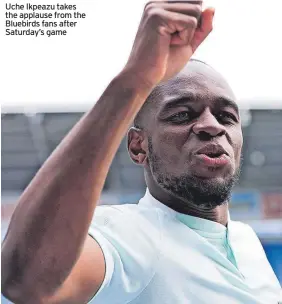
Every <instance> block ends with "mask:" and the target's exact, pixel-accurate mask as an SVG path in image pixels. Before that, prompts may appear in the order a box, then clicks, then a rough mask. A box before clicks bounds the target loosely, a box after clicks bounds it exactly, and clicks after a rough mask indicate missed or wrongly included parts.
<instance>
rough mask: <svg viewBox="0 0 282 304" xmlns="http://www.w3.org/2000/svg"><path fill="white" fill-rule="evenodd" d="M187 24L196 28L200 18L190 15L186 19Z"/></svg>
mask: <svg viewBox="0 0 282 304" xmlns="http://www.w3.org/2000/svg"><path fill="white" fill-rule="evenodd" d="M186 24H187V26H188V27H190V28H196V27H197V24H198V19H197V18H196V17H192V16H189V17H188V18H187V20H186Z"/></svg>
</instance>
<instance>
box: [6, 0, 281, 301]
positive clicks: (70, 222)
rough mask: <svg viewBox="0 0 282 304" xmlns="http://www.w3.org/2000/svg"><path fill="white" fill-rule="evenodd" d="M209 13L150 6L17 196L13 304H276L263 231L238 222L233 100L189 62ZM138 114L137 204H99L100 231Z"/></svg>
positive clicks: (9, 265) (9, 276) (11, 251)
mask: <svg viewBox="0 0 282 304" xmlns="http://www.w3.org/2000/svg"><path fill="white" fill-rule="evenodd" d="M213 14H214V10H213V9H206V10H205V11H203V12H202V8H201V1H197V2H195V1H194V2H191V1H190V2H189V1H185V2H184V1H182V2H175V1H171V2H151V3H149V4H148V5H147V6H146V7H145V10H144V14H143V18H142V20H141V23H140V26H139V30H138V32H137V36H136V39H135V42H134V45H133V49H132V52H131V55H130V58H129V60H128V62H127V64H126V66H125V68H124V69H123V70H122V72H121V73H120V74H119V75H118V76H117V77H116V78H115V79H114V80H113V81H112V82H111V83H110V85H109V87H108V88H107V89H106V91H105V92H104V94H103V95H102V97H101V98H100V100H99V101H98V102H97V104H96V105H95V106H94V107H93V109H91V110H90V111H89V112H88V113H87V114H86V115H85V116H84V117H83V118H82V119H81V120H80V121H79V122H78V123H77V125H76V126H75V127H74V128H73V129H72V130H71V132H70V133H69V134H68V136H67V137H66V138H65V139H64V140H63V141H62V143H61V144H60V145H59V147H58V148H57V149H56V150H55V152H54V153H53V154H52V155H51V157H50V158H49V159H48V160H47V161H46V163H45V164H44V166H43V167H42V168H41V170H40V171H39V172H38V174H37V175H36V177H35V178H34V179H33V181H32V182H31V184H30V185H29V186H28V187H27V189H26V190H25V192H24V193H23V195H22V196H21V198H20V201H19V204H18V207H17V208H16V210H15V213H14V215H13V217H12V220H11V224H10V227H9V230H8V233H7V236H6V238H5V241H4V243H3V248H2V267H3V272H2V286H3V287H2V288H3V289H2V290H3V293H4V294H5V295H6V296H7V297H8V298H9V299H11V300H12V301H13V302H14V303H48V304H49V303H86V302H88V301H90V302H91V303H111V304H112V303H134V304H137V303H138V304H140V303H229V304H232V303H253V304H255V303H256V304H258V303H277V302H278V301H279V293H280V286H279V283H278V281H277V279H276V278H275V275H274V273H273V271H272V269H271V267H270V266H269V263H268V261H267V259H266V257H265V254H264V252H263V249H262V247H261V245H260V243H259V241H258V239H257V237H256V236H255V234H254V232H253V231H252V230H251V228H250V227H248V226H246V225H244V224H241V223H236V222H233V221H231V220H230V219H229V214H228V200H229V197H230V192H231V188H232V185H233V184H234V182H235V180H236V179H237V176H238V172H239V167H240V155H241V147H242V132H241V127H240V117H239V113H238V108H237V106H236V103H235V97H234V95H233V93H232V91H231V89H230V88H229V86H228V85H227V83H226V82H225V81H224V80H223V79H222V77H221V76H220V75H219V74H218V73H217V72H216V71H214V70H213V69H212V68H211V67H209V66H208V65H206V64H204V63H201V62H198V61H190V62H189V63H188V64H187V62H188V61H189V59H190V58H191V56H192V54H193V53H194V51H195V50H196V48H197V47H198V46H199V45H200V44H201V43H202V41H203V40H204V39H205V38H206V37H207V36H208V34H209V33H210V31H211V29H212V19H213ZM200 15H201V22H200V23H199V22H198V20H199V17H200ZM145 100H146V103H145ZM137 114H138V115H137ZM136 115H137V116H136ZM134 117H135V121H134V124H135V126H134V128H131V129H130V130H129V132H128V150H129V154H130V156H131V158H132V160H133V161H134V162H136V163H137V164H139V165H142V166H143V167H144V172H145V178H146V183H147V186H148V189H147V192H146V194H145V196H144V198H142V199H141V201H140V203H139V204H138V205H129V206H128V205H124V206H113V207H109V206H107V207H98V208H97V209H96V210H95V216H94V218H93V223H92V224H91V221H92V216H93V212H94V209H95V207H96V204H97V201H98V199H99V196H100V193H101V191H102V187H103V184H104V181H105V178H106V175H107V172H108V169H109V166H110V164H111V161H112V159H113V157H114V154H115V152H116V150H117V148H118V146H119V144H120V142H121V140H122V138H123V136H124V134H125V132H126V130H127V129H128V127H129V126H130V124H131V122H132V120H133V118H134ZM90 224H91V225H90ZM88 233H89V234H88Z"/></svg>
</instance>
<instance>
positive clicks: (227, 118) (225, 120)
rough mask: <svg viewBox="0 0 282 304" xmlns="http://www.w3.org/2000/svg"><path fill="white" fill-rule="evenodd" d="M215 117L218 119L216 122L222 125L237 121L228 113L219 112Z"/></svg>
mask: <svg viewBox="0 0 282 304" xmlns="http://www.w3.org/2000/svg"><path fill="white" fill-rule="evenodd" d="M217 117H218V120H220V121H221V122H223V123H227V124H228V123H234V122H237V121H238V120H237V118H236V117H235V116H234V115H233V114H231V113H229V112H221V113H219V114H218V115H217Z"/></svg>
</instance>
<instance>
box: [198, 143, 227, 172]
mask: <svg viewBox="0 0 282 304" xmlns="http://www.w3.org/2000/svg"><path fill="white" fill-rule="evenodd" d="M195 156H196V157H197V159H198V160H199V161H200V162H202V163H204V164H205V165H207V166H212V167H220V166H224V165H227V164H228V163H229V160H230V159H229V155H228V153H227V152H226V151H225V150H224V148H223V147H222V146H220V145H216V144H208V145H206V146H205V147H203V148H201V149H199V150H198V151H196V153H195Z"/></svg>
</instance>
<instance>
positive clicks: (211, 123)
mask: <svg viewBox="0 0 282 304" xmlns="http://www.w3.org/2000/svg"><path fill="white" fill-rule="evenodd" d="M192 130H193V132H194V133H195V134H196V135H198V136H201V135H208V136H210V137H216V136H221V135H224V134H225V132H226V130H225V127H224V125H222V124H220V123H219V121H218V120H217V119H216V117H215V116H214V115H213V114H212V113H211V111H210V110H209V109H205V111H204V112H203V113H202V114H201V115H200V116H199V118H198V119H197V121H196V123H195V124H194V126H193V128H192Z"/></svg>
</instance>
